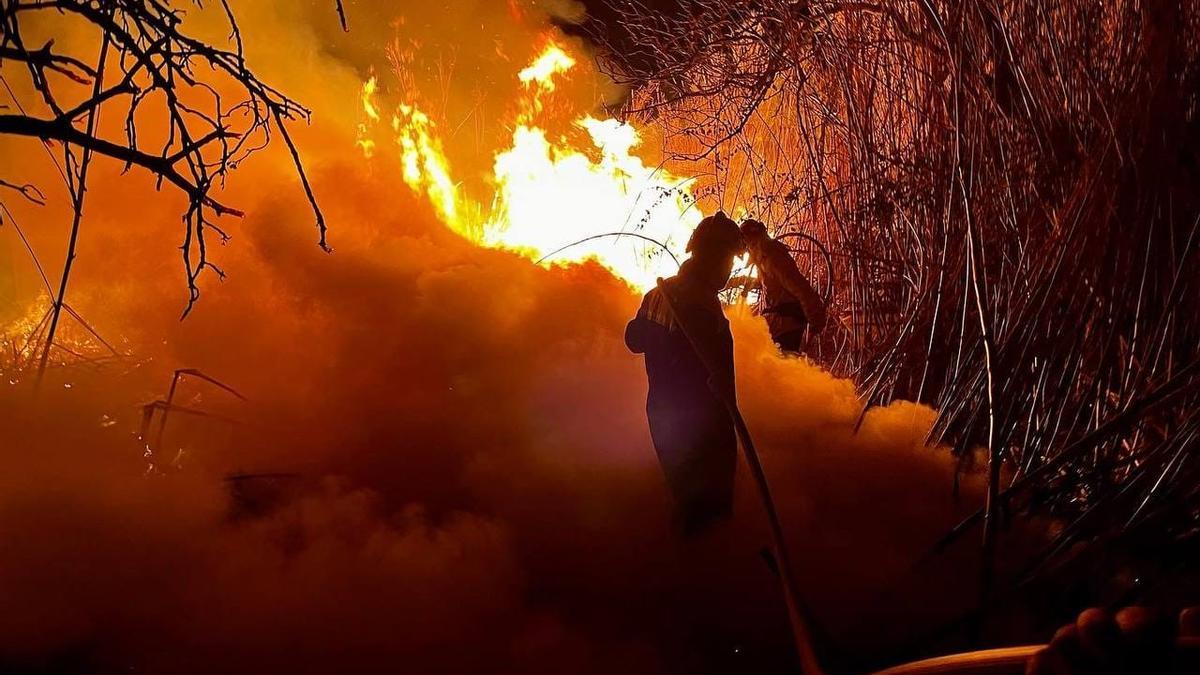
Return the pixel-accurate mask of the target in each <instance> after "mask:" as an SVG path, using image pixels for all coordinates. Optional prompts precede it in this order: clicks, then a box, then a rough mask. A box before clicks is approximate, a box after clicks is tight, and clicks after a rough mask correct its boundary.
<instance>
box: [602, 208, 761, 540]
mask: <svg viewBox="0 0 1200 675" xmlns="http://www.w3.org/2000/svg"><path fill="white" fill-rule="evenodd" d="M687 251H688V253H690V254H691V257H690V258H688V259H687V260H686V261H684V263H683V265H682V266H681V267H680V268H679V273H678V274H676V275H675V276H673V277H671V278H669V279H666V280H663V281H661V282H660V288H655V289H652V290H651V291H650V292H649V293H647V294H646V296H645V297H644V298H643V299H642V306H641V308H640V309H638V313H637V316H635V317H634V318H633V320H632V321H630V322H629V325H628V326H627V327H626V328H625V344H626V345H628V347H629V349H630V351H632V352H633V353H635V354H644V355H645V359H646V377H647V378H648V379H649V383H650V392H649V395H648V397H647V399H646V417H647V418H648V420H649V423H650V437H651V439H652V440H653V441H654V449H655V451H656V453H657V454H658V459H659V463H660V464H661V465H662V469H663V473H664V475H665V477H666V482H667V487H668V489H669V491H670V493H671V496H672V501H673V502H674V507H675V524H676V527H677V528H678V529H679V530H680V531H681V532H682V533H683V534H684V535H685V536H689V535H694V534H697V533H699V532H703V531H705V530H707V529H709V528H710V527H711V526H713V525H714V524H715V523H717V522H719V521H720V520H722V519H724V518H726V517H728V516H729V515H730V514H731V513H732V512H733V474H734V467H735V466H736V464H737V438H736V436H735V433H734V427H733V422H732V420H731V418H730V416H729V413H728V411H727V409H726V407H725V404H724V402H723V399H722V396H728V397H730V398H729V399H728V400H730V401H732V400H733V399H732V397H733V395H734V381H733V335H732V334H731V333H730V332H729V321H728V320H726V318H725V314H724V312H723V311H722V309H721V303H720V301H719V300H718V298H717V294H718V293H719V292H720V291H721V290H722V289H723V288H724V287H725V284H726V282H727V281H728V280H729V274H730V272H731V271H732V270H733V259H734V257H736V256H737V255H740V253H741V252H742V237H741V233H740V232H739V231H738V228H737V225H736V224H735V223H734V222H733V221H732V220H730V219H729V218H728V217H727V216H726V215H725V214H724V213H721V212H718V213H716V214H715V215H712V216H709V217H707V218H705V219H703V220H702V221H700V224H699V225H698V226H697V227H696V230H695V231H694V232H693V233H692V237H691V239H690V240H689V241H688V245H687ZM664 292H666V293H667V294H668V295H667V297H666V298H664V297H663V293H664ZM668 303H669V304H668ZM677 321H681V322H683V323H684V324H685V325H686V326H687V331H688V333H687V335H685V334H684V332H683V330H682V329H681V328H680V326H679V325H678V323H677ZM689 336H690V338H691V339H690V340H689ZM698 349H699V350H704V352H705V357H704V358H702V357H701V356H700V355H699V354H698V353H697V350H698Z"/></svg>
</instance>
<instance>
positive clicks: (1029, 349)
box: [581, 0, 1200, 594]
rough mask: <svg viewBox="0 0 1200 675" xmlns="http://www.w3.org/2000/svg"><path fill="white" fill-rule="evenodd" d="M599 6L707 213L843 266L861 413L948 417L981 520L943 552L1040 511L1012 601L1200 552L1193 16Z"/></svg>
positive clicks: (633, 106) (839, 325)
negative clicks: (1066, 580) (1027, 590)
mask: <svg viewBox="0 0 1200 675" xmlns="http://www.w3.org/2000/svg"><path fill="white" fill-rule="evenodd" d="M589 5H591V6H592V8H593V10H594V12H593V18H592V19H591V20H590V21H589V22H588V23H585V24H584V25H583V26H582V27H581V29H582V30H583V31H584V32H586V33H588V34H589V35H590V37H591V38H592V39H593V40H595V41H596V42H598V43H599V44H600V45H601V50H600V61H601V63H602V64H603V65H604V66H605V67H606V69H607V70H608V71H609V72H610V73H611V74H612V75H613V77H615V78H616V79H617V80H618V81H620V82H623V83H625V84H627V85H628V86H629V87H630V88H631V91H632V94H631V96H630V97H629V99H628V101H627V103H626V104H625V113H626V114H628V115H631V116H634V117H636V118H640V119H643V120H647V121H653V122H655V123H657V124H658V125H659V126H660V128H661V129H662V130H663V132H664V135H665V142H664V143H665V146H666V148H667V150H668V152H669V153H670V154H671V156H672V158H673V159H674V160H675V161H678V162H683V163H691V164H693V165H694V166H695V167H697V168H696V173H697V174H700V175H702V177H704V178H706V179H707V184H706V185H707V187H706V190H707V194H706V195H705V196H708V197H711V198H713V199H715V200H716V201H719V202H720V203H722V204H726V205H728V206H730V207H733V208H737V207H738V206H743V205H745V204H750V207H749V208H750V212H751V214H752V215H755V216H757V217H760V218H762V219H763V220H765V221H766V222H767V223H768V224H769V225H771V226H773V227H774V228H775V229H776V232H775V234H776V235H787V234H789V233H796V232H800V233H804V234H806V235H809V236H813V237H815V238H816V239H818V240H819V241H820V242H821V244H822V245H823V246H824V247H825V248H827V249H828V250H829V260H830V264H831V265H832V266H833V268H834V274H833V278H834V279H836V285H835V288H834V291H835V292H834V295H833V312H832V318H833V320H831V322H830V323H831V326H830V328H828V329H827V330H826V333H825V334H824V335H822V336H821V340H820V349H819V351H820V359H821V360H823V361H824V362H825V363H829V364H832V367H833V368H834V369H835V370H836V371H837V372H839V373H842V374H845V375H849V376H853V377H854V378H855V379H856V380H857V382H858V383H859V384H860V386H861V388H862V391H863V392H864V394H865V398H866V400H867V402H868V403H869V404H880V403H886V402H888V401H890V400H893V399H896V398H911V399H915V400H920V401H923V402H927V403H929V404H931V405H933V406H935V407H936V408H937V409H938V410H939V411H940V415H939V419H938V422H937V424H936V426H935V428H934V430H933V434H932V436H933V438H932V440H937V441H945V442H949V443H950V444H952V445H953V447H955V448H956V452H957V453H958V454H959V457H960V459H961V461H960V469H962V470H965V469H967V468H969V467H970V465H971V464H972V463H974V462H976V461H978V460H980V459H982V461H983V462H984V463H986V465H987V469H986V470H987V475H988V482H989V490H988V500H987V504H986V506H985V507H984V508H982V509H981V510H980V511H979V512H978V513H976V514H975V516H973V517H972V518H970V519H968V520H967V521H966V522H964V523H963V524H962V525H961V526H960V527H958V528H956V529H955V530H954V531H953V532H951V533H949V534H948V535H947V537H946V539H945V540H944V541H943V542H941V543H940V544H939V546H946V545H948V544H949V543H951V542H952V541H954V540H955V539H956V538H958V537H959V536H960V535H962V534H964V533H967V532H971V531H974V530H975V529H976V527H977V526H979V525H981V524H982V525H983V530H984V532H983V535H982V536H983V545H984V547H985V556H984V558H985V560H987V561H991V560H992V559H993V558H994V556H995V555H996V548H997V547H998V546H1002V543H1003V542H1002V539H1003V532H1004V531H1005V530H1006V529H1007V528H1008V526H1010V525H1012V524H1013V523H1014V521H1017V522H1019V521H1021V520H1023V519H1026V520H1027V519H1033V518H1041V517H1045V516H1049V517H1050V519H1051V521H1052V522H1055V523H1057V525H1056V526H1055V528H1054V529H1053V534H1052V536H1051V537H1050V539H1049V541H1048V542H1046V544H1045V549H1044V550H1043V551H1041V552H1040V553H1038V554H1037V555H1034V556H1032V557H1031V558H1029V559H1026V560H1022V561H1021V562H1020V563H1019V564H1015V565H1011V566H1009V568H1008V569H1007V572H1008V576H1007V577H1006V583H1025V582H1030V581H1034V580H1035V579H1036V578H1038V577H1039V575H1042V574H1044V573H1046V572H1048V571H1051V570H1055V569H1058V570H1067V569H1080V568H1084V569H1086V568H1089V567H1092V566H1095V565H1097V564H1098V563H1100V562H1102V561H1104V560H1105V559H1106V556H1113V555H1117V554H1119V553H1120V552H1121V551H1124V550H1127V549H1128V548H1129V547H1132V546H1134V545H1135V543H1136V546H1137V547H1138V548H1142V550H1148V549H1147V548H1146V547H1154V548H1153V550H1155V551H1156V553H1155V554H1153V555H1159V554H1162V555H1165V556H1166V557H1167V558H1166V559H1173V560H1180V559H1186V556H1185V555H1183V554H1181V551H1186V550H1190V549H1189V548H1188V547H1194V546H1195V543H1196V534H1197V528H1196V522H1197V515H1198V513H1200V488H1198V486H1200V457H1198V456H1197V454H1198V453H1197V450H1196V440H1197V438H1196V435H1197V431H1198V428H1200V405H1198V403H1200V386H1198V385H1200V349H1198V345H1200V272H1198V271H1197V270H1198V267H1197V263H1198V262H1200V261H1198V260H1197V249H1198V246H1200V242H1198V241H1197V236H1198V235H1200V232H1198V231H1197V230H1198V228H1200V190H1198V189H1197V185H1200V171H1198V158H1200V124H1198V122H1200V120H1198V119H1197V114H1198V110H1197V108H1198V105H1200V93H1198V92H1200V43H1198V40H1200V3H1196V2H1194V1H1192V0H1180V1H1167V0H1152V1H1149V2H1132V1H1121V2H1107V3H1094V2H1059V3H1042V2H1010V1H1001V0H987V1H983V2H956V1H949V2H943V1H938V0H914V1H907V0H899V1H895V2H892V1H882V2H843V1H819V0H812V1H804V0H768V1H766V2H753V3H752V2H731V1H728V0H676V1H656V2H627V1H619V0H598V1H597V2H592V3H589ZM805 255H806V254H805V253H803V252H801V253H800V256H801V257H804V256H805ZM799 262H800V263H801V264H802V266H803V265H805V264H807V265H809V266H810V267H811V266H812V263H813V261H807V260H800V261H799ZM979 448H990V452H987V453H983V452H981V451H979V450H978V449H979ZM981 455H982V457H981ZM1080 544H1084V545H1082V546H1081V545H1080ZM1001 553H1002V552H1001ZM991 564H992V563H991V562H987V563H985V569H984V578H985V584H984V585H985V587H986V586H988V585H989V584H990V583H991V579H992V573H991ZM1110 571H1111V570H1110ZM1151 576H1153V575H1151ZM1145 581H1146V579H1145V578H1144V579H1143V581H1142V583H1145ZM1126 590H1129V589H1126ZM1141 590H1143V589H1133V590H1132V592H1133V593H1134V594H1136V593H1138V592H1140V591H1141Z"/></svg>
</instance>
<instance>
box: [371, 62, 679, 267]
mask: <svg viewBox="0 0 1200 675" xmlns="http://www.w3.org/2000/svg"><path fill="white" fill-rule="evenodd" d="M575 65H576V59H575V58H574V57H572V56H571V55H570V54H568V53H567V52H566V50H565V49H564V48H563V47H562V46H561V45H558V44H556V43H554V42H552V41H551V42H550V43H549V44H548V45H547V47H546V49H545V50H544V51H543V52H542V53H541V54H540V55H539V56H538V57H537V58H535V59H534V60H533V62H532V63H530V64H529V65H528V66H527V67H525V68H523V69H521V70H520V71H519V72H518V73H517V81H518V82H520V83H521V85H522V88H523V90H524V96H525V97H526V98H525V99H524V100H522V101H520V103H521V105H520V106H519V110H520V112H519V113H518V114H517V117H516V120H515V121H514V129H513V133H512V140H511V144H510V145H509V147H507V148H505V149H503V150H501V151H499V152H498V153H496V155H495V160H494V163H493V168H492V175H491V176H490V180H489V183H490V184H491V186H492V188H493V193H492V194H491V195H489V196H488V198H487V199H484V200H479V199H472V198H470V197H468V196H467V195H464V194H463V190H462V189H461V187H460V184H459V183H458V182H456V181H455V180H454V178H453V175H454V174H453V171H452V170H451V162H450V161H449V159H448V158H447V157H446V155H445V152H444V150H443V147H444V146H443V144H442V142H441V139H440V137H439V136H438V135H437V126H436V124H435V122H434V120H433V119H431V118H430V117H429V116H428V115H426V114H425V113H424V112H422V111H421V110H420V109H419V108H417V107H416V105H415V104H414V103H412V102H406V103H403V104H401V105H400V106H399V107H398V110H397V112H396V114H395V115H394V116H393V117H392V130H393V132H394V134H395V137H396V142H397V143H398V144H399V146H400V150H401V153H400V157H401V164H402V177H403V179H404V182H405V183H406V184H407V185H408V186H409V188H411V189H412V190H413V191H414V192H416V193H417V194H420V195H423V196H424V197H425V198H426V199H428V200H429V201H430V203H431V204H432V205H433V207H434V209H435V211H436V212H437V213H438V215H439V216H440V217H441V219H442V220H443V221H444V222H445V224H446V225H447V226H448V227H449V228H451V229H452V230H454V231H455V232H457V233H459V234H460V235H462V236H464V237H467V238H469V239H471V240H472V241H475V242H477V243H479V244H481V245H485V246H493V247H498V248H507V249H511V250H515V251H519V252H521V253H522V254H524V255H526V256H528V257H529V258H530V259H533V260H539V261H543V262H544V264H552V263H570V262H581V261H583V260H587V259H595V260H597V261H598V262H600V264H602V265H604V266H605V267H606V268H608V269H609V270H611V271H612V272H613V273H614V274H615V275H616V276H618V277H620V278H622V279H624V280H625V281H627V282H628V283H629V284H630V285H632V286H633V287H635V288H637V289H640V290H645V289H647V288H649V287H651V286H653V285H654V283H655V280H656V279H657V278H658V277H660V276H667V275H670V274H673V273H674V272H675V270H676V268H677V267H676V265H677V264H676V261H675V258H674V257H673V255H679V254H680V253H681V252H682V250H683V248H684V245H685V243H686V242H687V238H688V236H689V235H690V233H691V231H692V229H693V228H694V227H695V225H696V223H698V222H699V221H700V217H701V216H700V213H699V211H698V210H696V209H694V208H692V205H693V202H694V198H693V197H692V195H691V193H690V191H689V189H688V180H687V179H685V178H682V177H679V176H675V175H672V174H671V173H670V172H668V171H666V170H664V169H662V168H661V167H654V166H648V165H647V164H646V163H645V162H644V160H643V159H642V158H641V157H639V156H638V155H637V154H635V153H634V150H635V149H636V148H637V146H638V144H639V142H640V138H639V135H638V132H637V130H636V129H635V128H634V127H633V126H631V125H630V124H628V123H626V122H621V121H619V120H616V119H611V118H607V119H599V118H596V117H592V116H590V115H584V116H581V117H579V118H578V119H577V120H576V121H575V125H576V126H577V127H578V128H580V129H582V130H583V131H585V132H586V134H587V138H588V140H589V141H590V147H584V148H578V147H574V146H572V145H571V144H570V143H569V142H568V141H567V139H565V138H559V139H552V138H551V137H550V136H549V135H548V134H547V132H546V131H545V129H543V128H542V127H540V126H539V125H538V124H537V121H538V120H537V117H538V115H539V114H540V113H541V112H542V111H543V104H542V97H543V96H548V95H550V94H551V93H552V92H554V90H555V80H556V78H560V77H563V76H565V75H566V74H567V73H568V72H569V71H570V70H571V69H572V68H573V67H575ZM376 88H377V85H376V81H375V79H374V78H371V79H370V80H368V81H367V82H366V83H365V84H364V85H363V91H362V105H363V111H364V113H365V115H366V117H367V122H366V123H365V124H364V128H363V133H360V138H359V141H358V145H359V146H360V147H361V148H362V149H363V152H364V154H366V156H368V157H370V156H371V155H372V154H373V151H374V143H373V142H372V141H370V140H369V139H367V138H366V133H365V131H366V128H367V127H366V125H369V124H372V123H374V122H375V121H377V120H378V118H379V113H378V104H377V103H376V101H375V94H376ZM482 204H490V205H491V206H490V208H488V209H485V208H483V207H482V206H481V205H482ZM622 234H624V235H636V236H619V235H622ZM651 240H652V241H651ZM653 242H657V243H653ZM660 244H661V246H660ZM664 247H665V249H666V250H664Z"/></svg>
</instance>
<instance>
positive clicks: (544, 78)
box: [517, 43, 575, 91]
mask: <svg viewBox="0 0 1200 675" xmlns="http://www.w3.org/2000/svg"><path fill="white" fill-rule="evenodd" d="M574 66H575V59H573V58H571V56H570V55H569V54H567V53H566V52H564V51H563V50H562V48H561V47H559V46H558V45H556V44H554V43H551V44H550V45H549V46H548V47H546V50H545V51H544V52H542V54H541V55H540V56H538V57H537V58H536V59H534V61H533V63H531V64H529V66H527V67H526V68H524V69H522V70H521V72H519V73H517V79H518V80H520V81H521V83H522V84H524V85H525V86H529V85H530V84H533V83H536V84H537V86H538V87H539V88H541V89H542V90H544V91H554V76H555V75H561V74H563V73H565V72H567V71H568V70H570V69H571V68H573V67H574Z"/></svg>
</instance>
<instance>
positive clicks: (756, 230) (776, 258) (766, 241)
mask: <svg viewBox="0 0 1200 675" xmlns="http://www.w3.org/2000/svg"><path fill="white" fill-rule="evenodd" d="M742 236H743V237H744V238H745V242H746V248H747V250H748V251H749V252H750V262H752V263H754V264H755V265H756V266H757V267H758V278H759V281H761V282H762V294H763V296H762V307H763V310H762V315H763V317H764V318H765V319H766V320H767V328H768V329H769V330H770V331H771V339H772V340H774V341H775V344H777V345H779V348H780V349H782V350H783V351H785V352H799V351H800V350H801V348H803V346H804V342H805V329H807V328H812V331H813V334H816V333H819V332H821V330H822V329H823V328H824V327H825V303H823V302H821V298H820V296H818V295H817V292H816V291H815V290H813V287H812V284H811V283H809V281H808V278H807V277H805V276H804V274H803V273H802V272H800V270H799V269H797V268H796V261H795V260H794V259H792V254H791V252H790V251H788V248H787V246H784V245H783V244H782V243H780V242H778V241H776V240H774V239H772V238H771V237H770V235H768V234H767V228H766V226H765V225H763V224H762V223H761V222H759V221H757V220H747V221H745V222H744V223H742Z"/></svg>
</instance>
